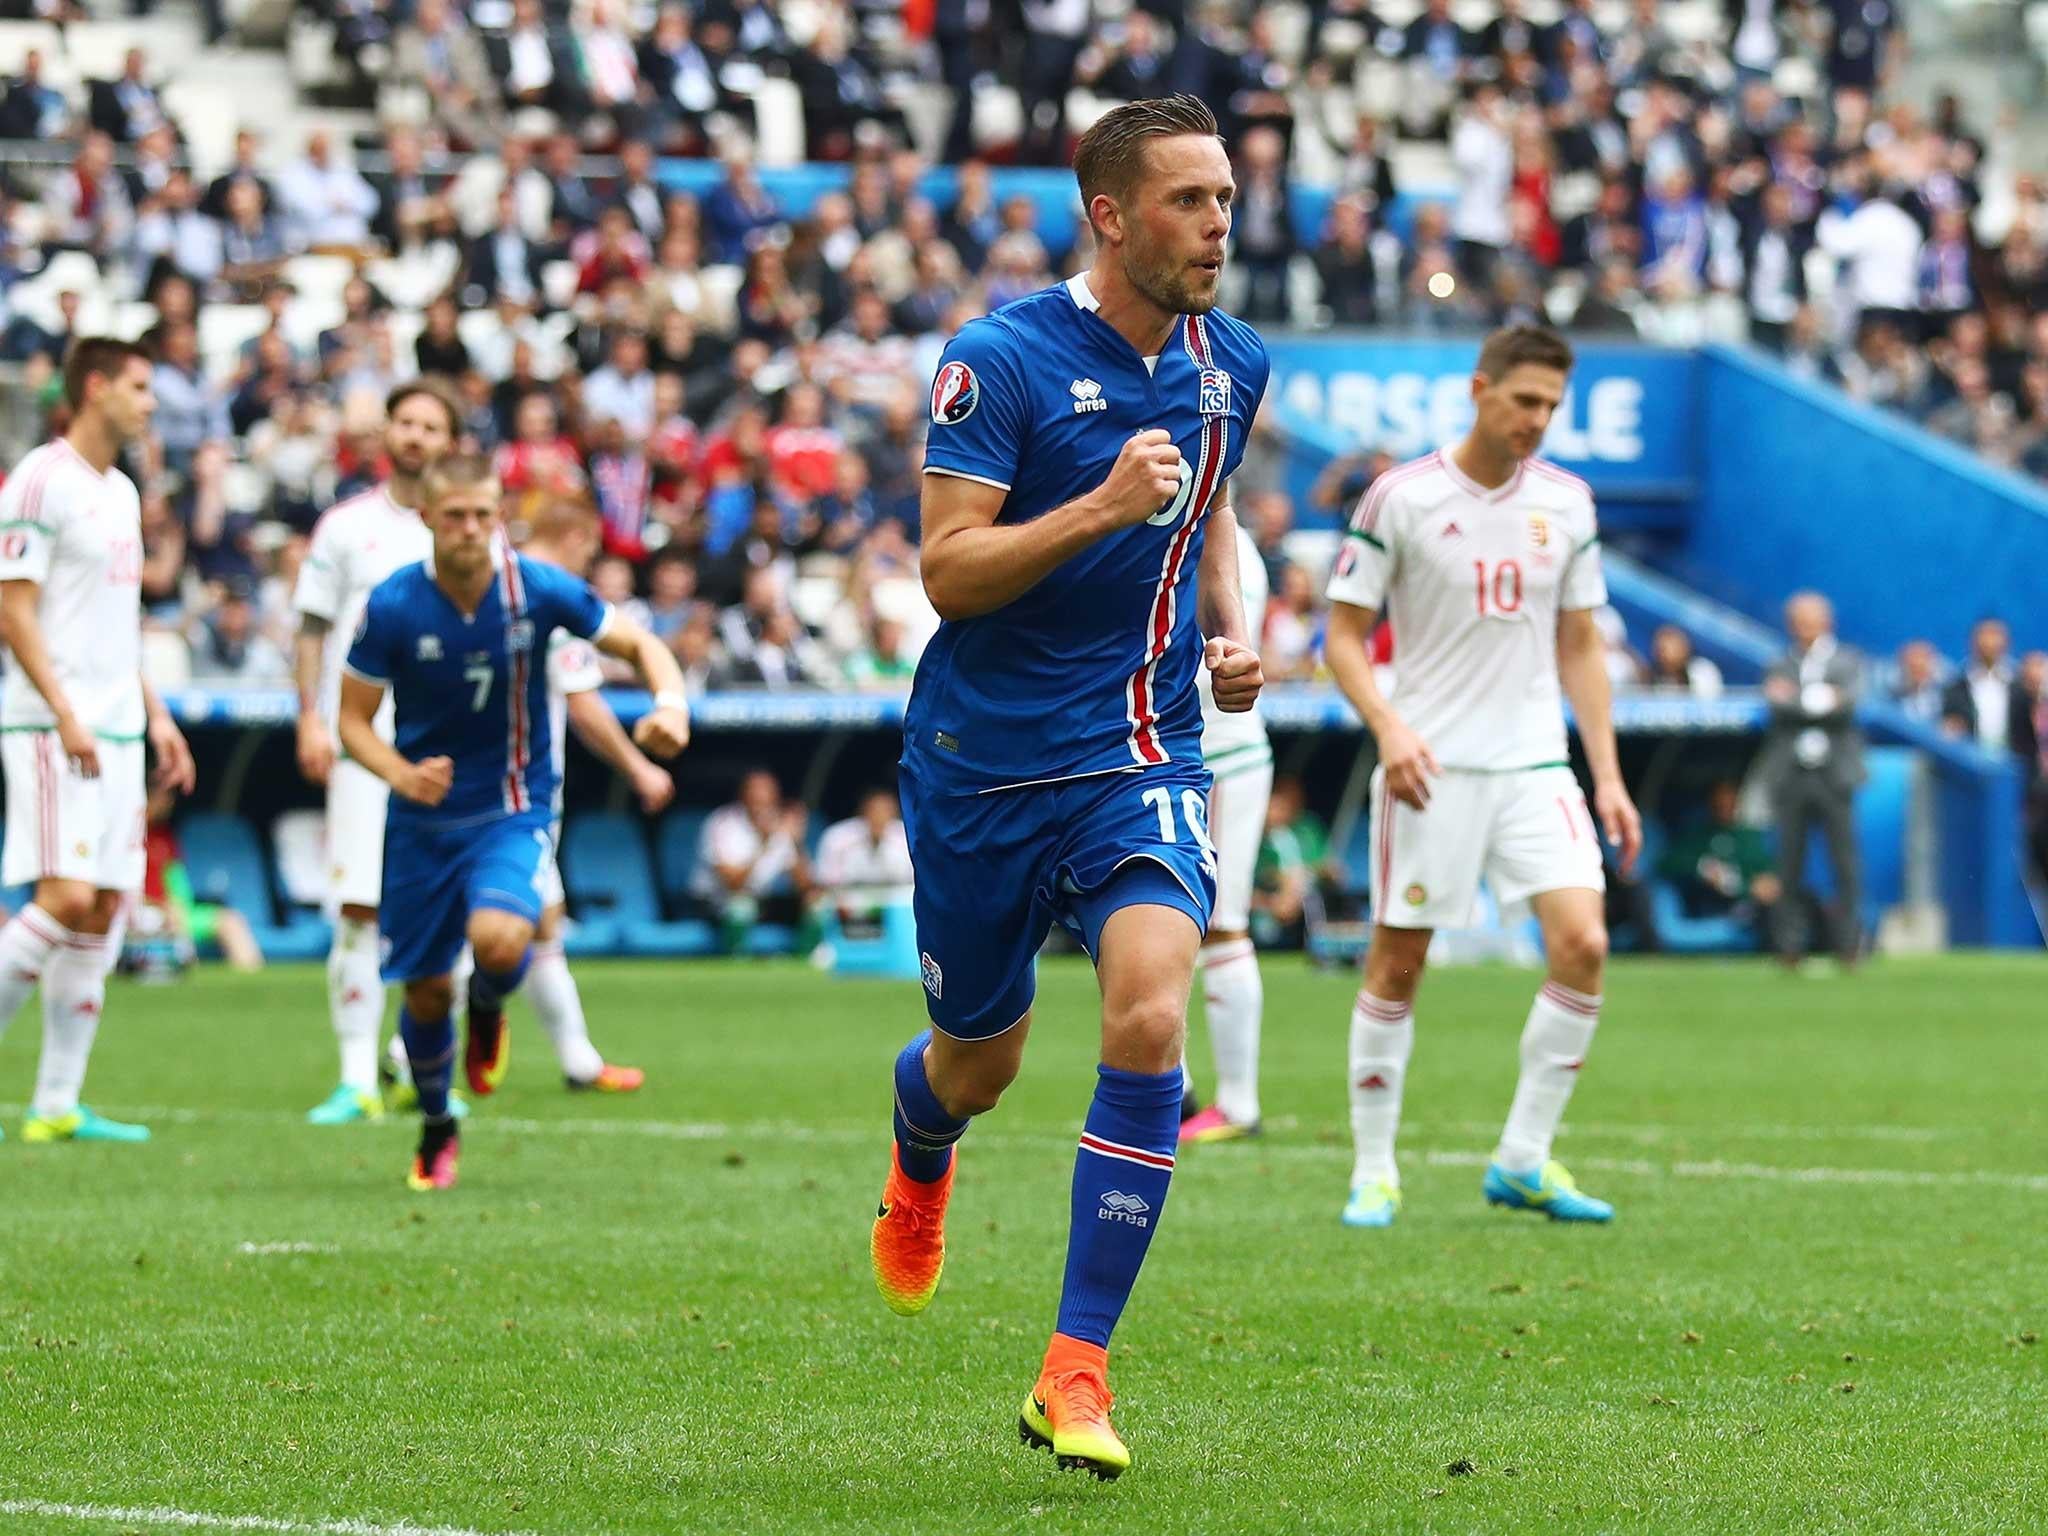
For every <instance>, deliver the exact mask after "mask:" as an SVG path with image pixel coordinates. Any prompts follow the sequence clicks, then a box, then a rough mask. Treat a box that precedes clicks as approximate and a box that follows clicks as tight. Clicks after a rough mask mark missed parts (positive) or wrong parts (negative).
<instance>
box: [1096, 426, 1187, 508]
mask: <svg viewBox="0 0 2048 1536" xmlns="http://www.w3.org/2000/svg"><path fill="white" fill-rule="evenodd" d="M1180 476H1181V457H1180V450H1179V449H1178V448H1176V447H1174V446H1173V434H1172V433H1171V432H1168V431H1167V430H1166V429H1165V428H1164V427H1151V428H1148V429H1147V430H1146V431H1143V432H1140V433H1138V434H1137V435H1136V436H1135V437H1133V438H1131V440H1130V441H1129V442H1127V443H1125V444H1124V446H1123V451H1122V452H1120V453H1119V454H1117V456H1116V463H1115V464H1113V465H1112V466H1111V467H1110V471H1109V478H1108V479H1107V480H1105V481H1103V482H1102V486H1101V488H1100V489H1099V490H1097V491H1096V493H1095V495H1096V497H1097V499H1098V500H1099V501H1100V502H1101V503H1102V505H1103V507H1104V508H1105V509H1106V510H1107V511H1108V512H1109V516H1110V526H1111V527H1113V528H1130V527H1133V526H1135V525H1136V524H1138V523H1142V522H1144V521H1145V519H1146V518H1148V517H1150V516H1151V515H1152V514H1153V513H1155V512H1157V511H1158V510H1159V509H1160V508H1161V507H1163V506H1165V505H1166V504H1167V503H1168V502H1170V501H1172V500H1173V498H1174V497H1176V496H1178V495H1179V494H1180Z"/></svg>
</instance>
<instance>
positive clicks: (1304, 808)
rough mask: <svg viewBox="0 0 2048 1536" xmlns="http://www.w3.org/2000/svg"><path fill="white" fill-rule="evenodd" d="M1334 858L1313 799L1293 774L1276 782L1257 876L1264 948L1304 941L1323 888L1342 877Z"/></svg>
mask: <svg viewBox="0 0 2048 1536" xmlns="http://www.w3.org/2000/svg"><path fill="white" fill-rule="evenodd" d="M1340 873H1341V872H1340V871H1339V870H1338V869H1337V867H1336V865H1335V863H1334V861H1333V860H1332V858H1331V855H1330V833H1329V829H1328V828H1327V827H1325V826H1324V825H1323V822H1322V818H1321V817H1319V816H1317V815H1316V813H1315V812H1314V811H1312V810H1310V809H1309V808H1308V795H1307V792H1306V791H1305V790H1304V789H1303V787H1302V782H1301V780H1300V779H1299V778H1297V777H1296V776H1295V775H1293V774H1282V775H1281V776H1280V777H1279V778H1277V779H1275V780H1274V781H1273V793H1272V796H1271V798H1270V799H1268V800H1267V802H1266V831H1265V836H1264V837H1263V838H1262V839H1261V840H1260V843H1259V857H1258V862H1257V864H1256V865H1255V866H1254V869H1253V873H1252V930H1253V936H1254V938H1255V939H1256V940H1257V941H1258V943H1259V944H1260V945H1262V946H1264V947H1267V948H1271V947H1274V946H1276V945H1278V944H1281V943H1288V944H1295V943H1299V942H1300V939H1301V934H1302V930H1303V927H1304V925H1305V922H1306V918H1307V915H1308V911H1309V909H1310V907H1311V906H1312V905H1313V904H1315V903H1316V902H1318V901H1319V900H1320V894H1319V887H1320V886H1321V884H1322V883H1323V882H1324V881H1325V880H1332V881H1334V880H1336V879H1337V878H1338V877H1339V876H1340Z"/></svg>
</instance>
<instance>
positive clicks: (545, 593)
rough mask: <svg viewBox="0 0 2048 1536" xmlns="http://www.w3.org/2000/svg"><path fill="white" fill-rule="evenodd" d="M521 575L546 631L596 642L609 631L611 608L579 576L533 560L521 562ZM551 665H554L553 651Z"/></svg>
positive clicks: (537, 616) (535, 616)
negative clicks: (560, 632)
mask: <svg viewBox="0 0 2048 1536" xmlns="http://www.w3.org/2000/svg"><path fill="white" fill-rule="evenodd" d="M519 573H520V575H522V576H524V577H525V578H526V590H527V592H528V594H529V597H530V600H531V602H532V605H533V616H534V618H535V619H537V620H539V621H540V625H541V628H542V629H543V630H549V629H558V630H566V631H567V632H568V633H569V634H570V635H571V636H573V637H574V638H575V639H578V640H597V639H600V638H602V637H603V635H604V632H605V630H606V629H608V628H610V626H611V622H612V605H611V604H610V603H608V602H606V601H605V600H604V599H603V598H601V597H599V596H598V595H597V594H596V593H595V592H593V591H591V590H590V583H589V582H587V581H585V580H583V579H582V578H581V577H580V576H572V575H570V574H569V573H568V572H567V571H564V570H559V569H557V568H556V567H554V566H551V565H541V564H539V563H537V562H535V561H532V560H521V561H520V562H519ZM549 665H550V666H551V667H552V665H553V653H552V651H551V652H550V653H549ZM571 691H574V690H571Z"/></svg>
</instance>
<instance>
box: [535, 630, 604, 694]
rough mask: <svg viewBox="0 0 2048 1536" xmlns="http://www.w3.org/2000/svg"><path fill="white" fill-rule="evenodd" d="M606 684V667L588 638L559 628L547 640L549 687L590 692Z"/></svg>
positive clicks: (570, 691) (562, 690) (567, 690)
mask: <svg viewBox="0 0 2048 1536" xmlns="http://www.w3.org/2000/svg"><path fill="white" fill-rule="evenodd" d="M603 686H604V669H603V668H602V667H600V666H599V665H598V661H597V650H596V648H595V647H593V646H592V645H591V643H590V642H589V641H588V640H579V639H577V638H576V637H575V636H574V635H571V634H568V633H566V632H564V631H562V630H556V631H555V636H554V639H552V640H550V641H549V642H548V687H550V688H552V689H553V690H554V691H555V692H557V693H589V692H591V691H592V690H593V689H597V688H602V687H603Z"/></svg>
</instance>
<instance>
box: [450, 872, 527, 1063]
mask: <svg viewBox="0 0 2048 1536" xmlns="http://www.w3.org/2000/svg"><path fill="white" fill-rule="evenodd" d="M469 947H470V950H471V952H472V953H473V954H474V955H475V956H476V970H475V971H474V972H473V973H472V974H471V976H470V978H469V1010H468V1020H469V1033H468V1039H467V1041H466V1043H465V1045H464V1048H463V1054H462V1066H463V1075H464V1076H465V1077H466V1078H467V1079H468V1081H469V1088H470V1092H472V1093H474V1094H476V1095H477V1096H479V1097H484V1096H487V1095H489V1094H493V1093H496V1092H497V1091H498V1084H500V1083H502V1082H503V1081H504V1080H505V1070H506V1068H507V1067H508V1066H510V1065H511V1054H512V1051H511V1047H512V1036H511V1032H510V1031H509V1030H507V1029H506V1028H505V999H506V998H508V997H510V996H511V995H512V993H513V992H515V991H517V990H518V988H519V983H520V982H521V981H523V980H525V978H526V967H527V964H528V962H529V961H530V959H531V958H532V954H533V924H532V923H530V922H528V921H527V920H526V918H524V917H523V916H521V915H520V914H518V913H516V912H506V911H501V910H499V909H497V908H495V907H485V908H482V909H480V910H478V911H477V912H476V913H475V914H473V915H472V916H471V918H470V920H469Z"/></svg>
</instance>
